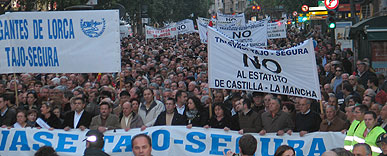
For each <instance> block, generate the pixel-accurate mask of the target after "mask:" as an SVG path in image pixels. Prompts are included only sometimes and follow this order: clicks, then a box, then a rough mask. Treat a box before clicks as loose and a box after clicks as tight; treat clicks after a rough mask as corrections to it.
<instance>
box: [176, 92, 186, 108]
mask: <svg viewBox="0 0 387 156" xmlns="http://www.w3.org/2000/svg"><path fill="white" fill-rule="evenodd" d="M177 100H179V103H182V104H184V105H185V104H186V103H187V100H188V95H187V93H185V92H183V93H182V94H181V96H180V97H178V98H177Z"/></svg>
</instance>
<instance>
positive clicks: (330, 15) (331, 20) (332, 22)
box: [327, 10, 336, 29]
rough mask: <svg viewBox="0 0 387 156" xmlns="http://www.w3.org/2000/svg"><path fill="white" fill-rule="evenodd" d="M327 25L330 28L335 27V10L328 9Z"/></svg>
mask: <svg viewBox="0 0 387 156" xmlns="http://www.w3.org/2000/svg"><path fill="white" fill-rule="evenodd" d="M327 25H328V28H330V29H334V28H336V11H335V10H329V11H328V17H327Z"/></svg>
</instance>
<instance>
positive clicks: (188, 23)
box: [174, 19, 196, 34]
mask: <svg viewBox="0 0 387 156" xmlns="http://www.w3.org/2000/svg"><path fill="white" fill-rule="evenodd" d="M174 26H175V27H176V28H177V30H178V32H179V34H187V33H194V32H196V31H195V27H194V24H193V21H192V20H190V19H185V20H182V21H179V22H176V23H175V24H174Z"/></svg>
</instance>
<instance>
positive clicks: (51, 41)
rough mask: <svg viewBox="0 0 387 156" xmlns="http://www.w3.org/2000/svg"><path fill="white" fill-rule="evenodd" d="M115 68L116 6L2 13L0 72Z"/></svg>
mask: <svg viewBox="0 0 387 156" xmlns="http://www.w3.org/2000/svg"><path fill="white" fill-rule="evenodd" d="M119 71H121V56H120V31H119V15H118V10H98V11H49V12H12V13H7V14H5V15H1V16H0V73H102V72H119Z"/></svg>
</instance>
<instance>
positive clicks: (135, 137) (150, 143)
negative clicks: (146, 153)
mask: <svg viewBox="0 0 387 156" xmlns="http://www.w3.org/2000/svg"><path fill="white" fill-rule="evenodd" d="M139 137H145V138H146V140H147V141H148V145H149V146H150V147H152V140H151V138H150V137H149V136H148V135H146V134H137V135H135V136H134V137H133V138H132V148H133V147H134V145H133V143H134V140H136V139H137V138H139Z"/></svg>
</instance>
